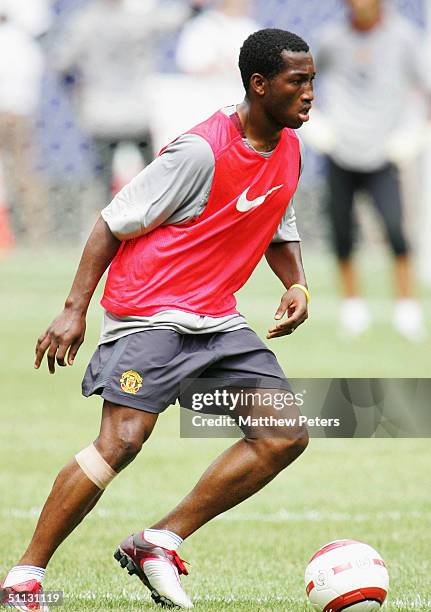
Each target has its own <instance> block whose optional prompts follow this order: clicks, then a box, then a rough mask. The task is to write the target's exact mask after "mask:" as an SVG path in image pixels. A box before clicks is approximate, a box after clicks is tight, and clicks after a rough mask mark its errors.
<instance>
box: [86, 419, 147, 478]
mask: <svg viewBox="0 0 431 612" xmlns="http://www.w3.org/2000/svg"><path fill="white" fill-rule="evenodd" d="M143 442H144V439H143V437H142V436H141V435H140V434H139V433H135V432H132V431H129V430H127V429H126V430H122V431H118V432H115V434H111V435H110V436H109V440H107V439H105V438H104V437H103V436H99V438H98V439H97V440H96V445H97V446H98V448H100V452H101V454H102V455H103V456H104V458H105V460H106V461H107V462H108V463H109V465H110V466H111V467H112V468H113V469H114V470H115V471H116V472H119V471H120V470H122V469H123V468H125V467H126V466H127V465H128V464H129V463H131V462H132V461H133V459H135V457H136V456H137V455H138V454H139V452H140V450H141V448H142V445H143Z"/></svg>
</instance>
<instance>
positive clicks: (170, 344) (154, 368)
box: [82, 328, 290, 413]
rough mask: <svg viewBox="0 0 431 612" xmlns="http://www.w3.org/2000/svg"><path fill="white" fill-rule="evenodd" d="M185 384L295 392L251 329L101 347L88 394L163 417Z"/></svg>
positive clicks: (150, 334) (165, 335)
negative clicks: (206, 382)
mask: <svg viewBox="0 0 431 612" xmlns="http://www.w3.org/2000/svg"><path fill="white" fill-rule="evenodd" d="M185 379H212V380H214V381H215V383H218V382H221V383H224V384H226V381H232V384H233V383H235V385H242V386H244V387H255V388H266V389H287V390H290V385H289V383H288V381H287V379H286V377H285V375H284V373H283V370H282V369H281V367H280V365H279V364H278V362H277V359H276V357H275V355H274V353H272V351H270V350H269V349H268V348H267V347H266V346H265V344H264V343H263V342H262V340H260V338H259V337H258V336H257V335H256V334H255V332H254V331H253V330H251V329H250V328H244V329H239V330H236V331H231V332H219V333H212V334H180V333H178V332H176V331H173V330H165V329H154V330H145V331H142V332H136V333H132V334H129V335H128V336H125V337H123V338H120V339H119V340H115V341H114V342H109V343H106V344H101V345H99V346H98V347H97V350H96V352H95V353H94V355H93V357H92V359H91V361H90V363H89V365H88V367H87V370H86V372H85V375H84V379H83V381H82V393H83V395H85V396H86V397H88V396H90V395H93V394H98V395H101V396H102V397H103V398H104V399H106V400H108V401H110V402H113V403H115V404H119V405H121V406H128V407H131V408H138V409H140V410H145V411H147V412H154V413H160V412H163V411H164V410H165V409H166V408H167V407H168V406H169V405H170V404H174V403H175V402H176V400H177V399H178V397H179V395H180V385H181V382H182V381H184V380H185ZM215 386H217V385H215Z"/></svg>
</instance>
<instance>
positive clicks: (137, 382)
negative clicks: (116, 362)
mask: <svg viewBox="0 0 431 612" xmlns="http://www.w3.org/2000/svg"><path fill="white" fill-rule="evenodd" d="M120 387H121V389H122V390H123V391H124V392H125V393H133V395H135V394H136V393H137V392H138V391H139V389H140V388H141V387H142V376H140V375H139V374H138V372H136V370H127V372H123V373H122V375H121V378H120Z"/></svg>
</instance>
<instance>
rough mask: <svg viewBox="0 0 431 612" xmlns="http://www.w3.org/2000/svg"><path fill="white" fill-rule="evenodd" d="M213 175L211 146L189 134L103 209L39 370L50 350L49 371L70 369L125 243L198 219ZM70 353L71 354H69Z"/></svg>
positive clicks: (45, 341)
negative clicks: (103, 281) (95, 299)
mask: <svg viewBox="0 0 431 612" xmlns="http://www.w3.org/2000/svg"><path fill="white" fill-rule="evenodd" d="M213 173H214V156H213V153H212V150H211V147H210V146H209V145H208V143H206V142H205V141H204V140H203V139H202V138H200V137H198V136H194V135H190V134H186V135H184V136H182V137H180V138H179V139H177V140H176V141H175V142H174V143H172V144H171V145H169V147H167V148H166V150H165V151H164V153H163V154H162V155H160V156H159V157H157V158H156V159H155V160H154V161H153V162H152V163H151V164H149V166H147V167H146V168H145V169H144V170H143V171H142V172H140V173H139V174H138V175H137V176H136V177H135V178H134V179H133V180H132V181H131V182H130V183H129V184H128V185H126V186H125V187H124V188H123V189H122V190H121V191H120V192H119V193H118V194H117V195H116V196H115V197H114V199H113V200H112V202H111V203H110V204H109V205H108V206H106V208H104V209H103V210H102V213H101V217H100V219H99V220H98V222H97V223H96V225H95V227H94V229H93V231H92V233H91V235H90V238H89V239H88V242H87V244H86V246H85V249H84V252H83V255H82V258H81V262H80V264H79V267H78V271H77V273H76V276H75V280H74V282H73V285H72V289H71V291H70V294H69V297H68V298H67V300H66V304H65V308H64V310H63V311H62V313H61V314H60V315H59V316H58V317H57V318H56V319H55V320H54V321H53V322H52V324H51V325H50V326H49V328H48V329H47V331H46V332H45V333H44V334H42V335H41V336H40V337H39V339H38V341H37V345H36V361H35V367H36V368H38V367H39V366H40V364H41V362H42V359H43V356H44V354H45V353H46V352H47V359H48V368H49V371H50V372H51V373H54V371H55V361H57V364H58V365H60V366H64V365H66V361H65V359H66V354H67V363H68V364H69V365H72V363H73V360H74V358H75V356H76V353H77V351H78V349H79V347H80V346H81V344H82V342H83V340H84V334H85V315H86V312H87V309H88V305H89V303H90V300H91V298H92V295H93V293H94V291H95V289H96V287H97V284H98V282H99V280H100V278H101V276H102V275H103V273H104V272H105V270H106V269H107V267H108V266H109V264H110V263H111V261H112V259H113V258H114V256H115V254H116V253H117V251H118V248H119V246H120V244H121V241H123V240H130V239H132V238H139V237H140V236H143V235H144V234H148V233H149V232H151V231H152V230H154V229H155V228H157V227H158V226H160V225H162V224H165V223H168V224H170V223H172V224H173V223H175V224H180V223H185V222H187V221H188V220H190V219H192V218H194V217H196V216H198V215H199V214H200V213H201V212H202V209H203V207H204V206H205V202H206V199H207V194H208V193H209V190H210V187H211V183H212V177H213ZM68 351H69V352H68Z"/></svg>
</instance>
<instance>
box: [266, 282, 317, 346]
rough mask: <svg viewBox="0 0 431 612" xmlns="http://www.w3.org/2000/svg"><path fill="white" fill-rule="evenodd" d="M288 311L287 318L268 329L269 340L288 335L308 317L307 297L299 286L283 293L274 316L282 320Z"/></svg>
mask: <svg viewBox="0 0 431 612" xmlns="http://www.w3.org/2000/svg"><path fill="white" fill-rule="evenodd" d="M286 313H287V319H285V320H284V321H281V322H280V323H277V325H275V326H274V327H271V328H270V329H269V330H268V334H267V336H266V337H267V339H268V340H271V338H279V337H280V336H288V335H289V334H291V333H292V332H293V331H295V329H296V328H297V327H298V325H301V323H304V321H306V319H307V318H308V307H307V298H306V297H305V294H304V292H303V291H302V290H301V289H298V287H292V288H291V289H289V290H288V291H286V293H284V294H283V297H282V298H281V302H280V306H279V307H278V309H277V312H276V313H275V317H274V318H275V319H276V320H277V321H280V319H282V318H283V317H284V315H285V314H286Z"/></svg>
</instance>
